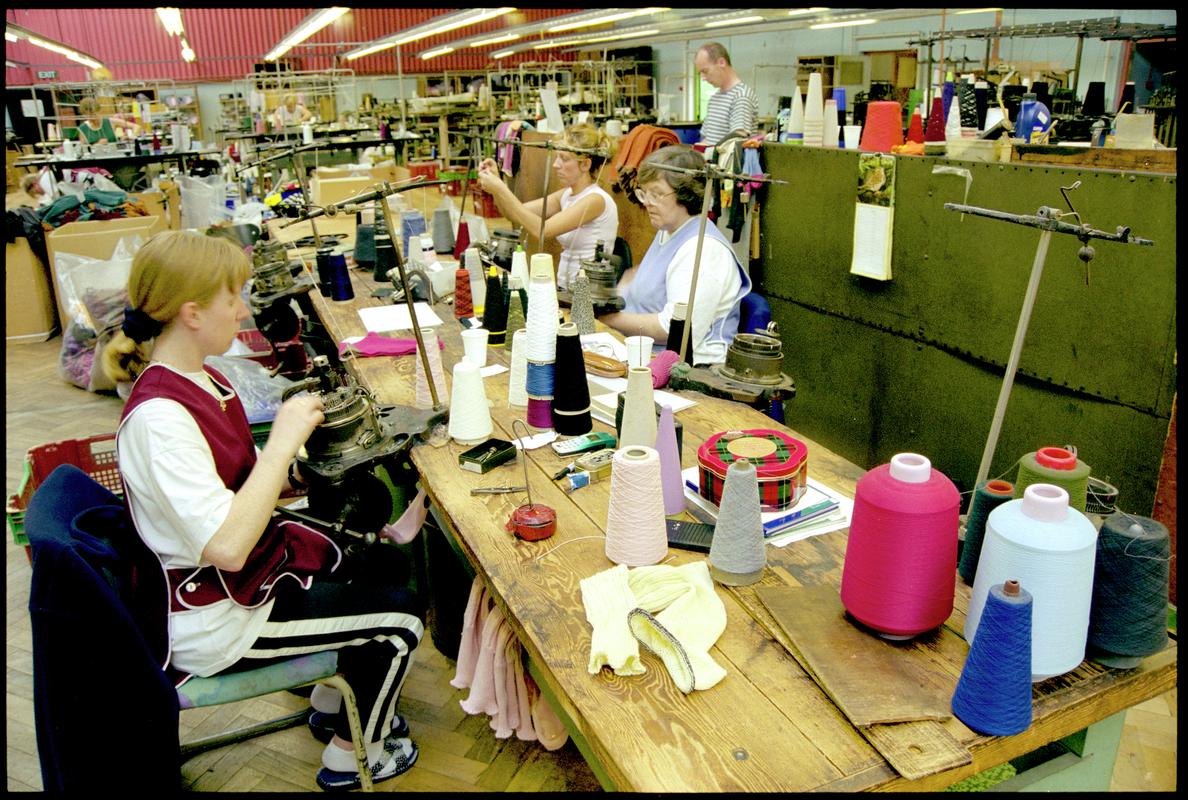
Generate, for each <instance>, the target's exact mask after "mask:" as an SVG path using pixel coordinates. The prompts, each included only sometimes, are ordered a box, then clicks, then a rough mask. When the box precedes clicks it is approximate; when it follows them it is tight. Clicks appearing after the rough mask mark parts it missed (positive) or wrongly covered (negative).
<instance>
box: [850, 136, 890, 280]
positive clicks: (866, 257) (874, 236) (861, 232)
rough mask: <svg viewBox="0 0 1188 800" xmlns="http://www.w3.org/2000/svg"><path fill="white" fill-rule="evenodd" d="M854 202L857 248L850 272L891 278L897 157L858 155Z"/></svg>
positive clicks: (880, 154) (867, 276)
mask: <svg viewBox="0 0 1188 800" xmlns="http://www.w3.org/2000/svg"><path fill="white" fill-rule="evenodd" d="M857 201H858V202H857V203H856V204H855V206H854V248H853V251H854V252H853V256H852V259H851V262H850V272H851V273H852V274H854V275H861V276H863V277H866V278H875V279H876V280H881V281H889V280H891V245H892V241H891V239H892V229H893V228H894V224H895V157H894V156H889V155H886V154H883V153H861V154H859V156H858V191H857Z"/></svg>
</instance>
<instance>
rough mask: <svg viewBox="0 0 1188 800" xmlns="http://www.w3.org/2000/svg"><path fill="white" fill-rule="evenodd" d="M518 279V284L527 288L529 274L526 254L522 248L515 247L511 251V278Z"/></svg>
mask: <svg viewBox="0 0 1188 800" xmlns="http://www.w3.org/2000/svg"><path fill="white" fill-rule="evenodd" d="M516 278H519V279H520V286H521V287H522V288H525V289H526V288H528V283H529V282H530V276H529V274H528V254H527V253H525V252H524V250H523V249H522V248H519V247H517V248H516V249H515V251H514V252H513V253H512V260H511V279H513V280H514V279H516Z"/></svg>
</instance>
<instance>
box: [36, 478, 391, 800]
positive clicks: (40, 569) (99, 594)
mask: <svg viewBox="0 0 1188 800" xmlns="http://www.w3.org/2000/svg"><path fill="white" fill-rule="evenodd" d="M25 531H26V534H27V535H28V537H29V543H30V546H31V547H32V550H33V579H32V585H31V587H30V596H29V614H30V620H31V626H32V633H33V705H34V717H35V728H36V733H37V749H38V754H39V757H40V759H41V771H42V782H43V785H44V788H45V790H46V791H68V790H71V789H78V790H84V789H92V788H93V787H94V786H95V785H96V781H97V780H99V776H103V775H108V774H110V772H111V770H112V768H113V766H118V765H120V764H123V763H129V764H132V763H134V764H135V772H134V774H132V775H131V776H130V781H131V783H133V784H135V785H136V786H137V787H138V788H140V787H143V788H149V789H160V790H164V791H170V792H174V791H177V790H178V789H179V788H180V778H181V774H180V771H179V770H178V766H179V765H180V764H181V763H183V762H184V761H186V760H187V759H189V758H191V757H193V756H194V755H196V754H198V753H200V752H204V751H206V750H209V749H211V748H214V747H221V746H223V745H225V744H230V743H232V742H237V741H241V740H243V739H246V738H250V737H252V736H258V735H260V734H263V733H269V732H271V731H276V730H282V729H284V728H289V727H293V726H296V725H299V724H301V723H302V722H303V721H304V720H305V718H306V714H307V712H306V711H301V712H298V713H295V714H291V715H289V716H287V717H282V718H280V719H278V720H272V721H269V722H263V723H259V724H257V725H252V726H249V727H247V728H243V729H240V730H237V731H233V732H230V733H225V734H221V735H218V736H212V737H208V738H205V739H201V740H198V741H194V742H188V743H185V744H182V743H180V741H179V738H180V737H179V733H178V716H179V712H180V710H181V709H188V708H199V707H203V706H212V705H221V704H224V703H231V702H236V701H239V700H246V699H249V698H252V697H259V696H261V695H265V694H271V693H273V692H279V691H284V690H288V689H294V688H298V687H300V686H306V685H309V684H311V683H327V684H329V685H331V686H334V687H335V688H336V689H338V690H339V691H340V692H341V693H342V697H343V702H344V703H345V708H346V710H347V717H348V719H349V721H350V726H351V733H352V738H353V739H354V742H355V757H356V759H357V760H358V763H359V774H360V783H361V788H362V789H363V790H364V791H370V790H371V788H372V784H371V772H370V769H368V767H367V752H366V749H365V747H364V743H363V727H362V723H361V721H360V718H359V711H358V707H357V706H356V704H355V697H354V693H353V692H352V691H351V688H350V686H349V685H348V683H347V681H346V680H345V679H344V678H343V677H342V675H340V674H339V673H338V672H337V666H338V654H337V653H336V652H323V653H314V654H311V655H306V656H300V657H297V658H293V659H289V660H286V661H283V662H279V663H276V664H272V665H270V666H267V667H261V668H258V669H254V670H247V671H243V672H233V673H226V674H220V675H215V676H212V677H209V678H199V677H193V678H191V679H190V680H188V681H186V682H185V683H184V684H183V685H182V686H181V687H180V688H176V687H175V685H174V682H173V681H172V680H171V678H170V676H169V675H167V674H166V672H165V670H163V669H162V668H161V664H162V663H163V662H164V660H165V659H164V656H165V653H166V652H167V648H168V641H167V637H168V628H167V609H166V604H167V598H168V591H167V587H166V585H165V580H164V575H163V574H162V571H161V569H160V566H159V564H158V562H157V559H156V556H154V555H153V554H152V553H151V552H150V551H149V550H148V548H147V547H145V546H144V544H143V543H142V542H141V540H140V537H139V536H138V535H137V534H136V532H135V529H134V528H133V527H132V523H131V520H130V519H129V517H128V514H127V511H126V509H125V508H124V505H123V502H122V501H121V500H120V498H119V497H117V496H116V495H115V494H113V493H112V492H110V491H109V490H107V489H106V488H104V487H103V486H101V485H100V484H98V483H96V482H95V481H94V480H93V479H92V478H91V477H90V476H89V475H87V474H86V473H85V472H84V471H82V470H81V469H79V468H78V467H76V466H74V465H72V464H64V465H62V466H59V467H57V468H56V469H55V470H54V471H53V472H51V473H50V475H49V476H48V477H47V478H46V480H45V481H43V482H42V484H41V485H40V486H39V487H38V488H37V490H36V491H35V492H34V493H33V497H32V498H31V499H30V501H29V506H28V509H27V511H26V514H25Z"/></svg>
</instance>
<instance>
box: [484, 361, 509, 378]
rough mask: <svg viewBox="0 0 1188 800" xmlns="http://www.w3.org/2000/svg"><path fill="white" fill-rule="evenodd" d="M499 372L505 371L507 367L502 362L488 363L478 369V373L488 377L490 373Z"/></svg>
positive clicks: (495, 373)
mask: <svg viewBox="0 0 1188 800" xmlns="http://www.w3.org/2000/svg"><path fill="white" fill-rule="evenodd" d="M501 372H507V367H505V366H503V365H502V364H488V365H487V366H485V367H483V368H482V369H480V370H479V375H481V376H483V377H484V378H490V377H491V376H492V375H498V374H499V373H501Z"/></svg>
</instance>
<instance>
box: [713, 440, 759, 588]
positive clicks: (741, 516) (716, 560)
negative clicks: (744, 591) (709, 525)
mask: <svg viewBox="0 0 1188 800" xmlns="http://www.w3.org/2000/svg"><path fill="white" fill-rule="evenodd" d="M766 548H767V545H766V543H765V542H764V541H763V522H762V517H760V506H759V479H758V474H757V473H756V471H755V465H754V464H752V463H751V462H750V461H748V460H747V459H745V458H740V459H739V460H738V461H735V462H734V463H733V464H731V465H730V467H729V468H728V469H727V470H726V485H725V486H724V487H722V503H721V505H720V506H719V510H718V522H717V524H716V525H715V527H714V540H713V543H712V544H711V545H710V552H709V562H710V575H712V576H713V578H714V580H715V581H717V582H718V583H721V584H725V585H726V586H746V585H748V584H751V583H754V582H755V581H757V580H759V579H760V578H761V577H762V576H763V568H764V567H765V566H766V565H767V549H766Z"/></svg>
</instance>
